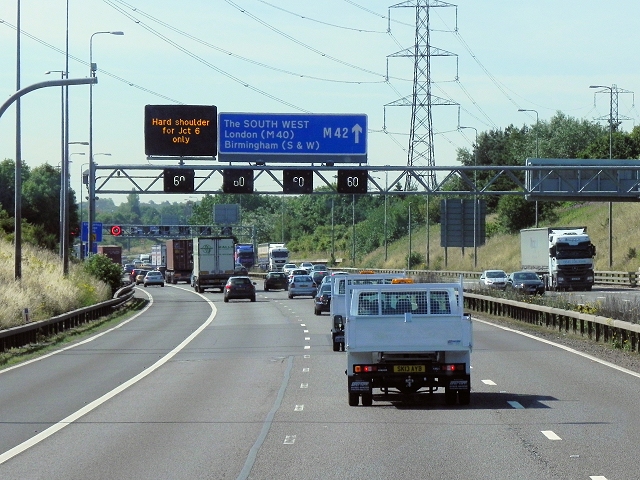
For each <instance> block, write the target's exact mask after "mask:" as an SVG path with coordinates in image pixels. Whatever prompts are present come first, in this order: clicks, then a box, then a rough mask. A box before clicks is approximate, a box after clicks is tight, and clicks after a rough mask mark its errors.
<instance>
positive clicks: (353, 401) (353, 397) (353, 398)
mask: <svg viewBox="0 0 640 480" xmlns="http://www.w3.org/2000/svg"><path fill="white" fill-rule="evenodd" d="M359 403H360V395H358V394H357V393H352V392H349V406H350V407H357V406H358V404H359Z"/></svg>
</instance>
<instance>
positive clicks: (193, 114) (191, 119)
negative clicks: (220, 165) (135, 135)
mask: <svg viewBox="0 0 640 480" xmlns="http://www.w3.org/2000/svg"><path fill="white" fill-rule="evenodd" d="M217 142H218V108H217V107H216V106H215V105H146V106H145V107H144V153H145V154H146V155H148V156H159V157H161V156H175V157H215V156H216V155H217V154H218V143H217Z"/></svg>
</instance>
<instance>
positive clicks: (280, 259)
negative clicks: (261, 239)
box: [258, 243, 289, 272]
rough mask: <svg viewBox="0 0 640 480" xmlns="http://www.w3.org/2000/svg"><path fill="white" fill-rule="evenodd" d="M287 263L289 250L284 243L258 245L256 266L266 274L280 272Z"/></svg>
mask: <svg viewBox="0 0 640 480" xmlns="http://www.w3.org/2000/svg"><path fill="white" fill-rule="evenodd" d="M285 263H289V249H288V248H287V247H286V245H285V244H284V243H261V244H259V245H258V266H259V267H260V268H261V269H262V270H266V271H268V272H281V271H282V268H283V267H284V264H285Z"/></svg>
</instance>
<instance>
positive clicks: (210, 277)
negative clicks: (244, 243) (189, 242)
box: [193, 237, 235, 293]
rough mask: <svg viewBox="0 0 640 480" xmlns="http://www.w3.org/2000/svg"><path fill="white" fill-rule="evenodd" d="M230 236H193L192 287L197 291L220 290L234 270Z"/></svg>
mask: <svg viewBox="0 0 640 480" xmlns="http://www.w3.org/2000/svg"><path fill="white" fill-rule="evenodd" d="M233 245H234V239H233V238H232V237H194V238H193V288H194V289H195V291H196V292H198V293H203V292H204V291H205V290H211V289H214V288H217V289H219V290H220V291H221V292H222V291H223V290H224V286H225V284H226V283H227V280H229V277H232V276H233V275H234V272H235V268H234V267H235V259H234V255H233Z"/></svg>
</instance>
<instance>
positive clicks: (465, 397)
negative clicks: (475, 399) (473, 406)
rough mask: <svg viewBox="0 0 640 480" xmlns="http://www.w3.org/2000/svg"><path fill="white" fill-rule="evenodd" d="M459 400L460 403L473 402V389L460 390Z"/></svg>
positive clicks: (467, 403)
mask: <svg viewBox="0 0 640 480" xmlns="http://www.w3.org/2000/svg"><path fill="white" fill-rule="evenodd" d="M458 400H459V401H460V405H469V403H470V402H471V390H459V391H458Z"/></svg>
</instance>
